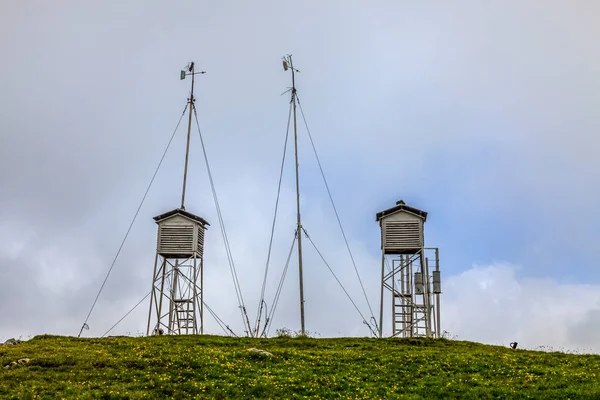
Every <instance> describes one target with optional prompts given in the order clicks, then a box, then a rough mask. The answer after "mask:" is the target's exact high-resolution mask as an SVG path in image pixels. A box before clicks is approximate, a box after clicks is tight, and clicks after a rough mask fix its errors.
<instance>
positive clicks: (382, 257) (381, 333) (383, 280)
mask: <svg viewBox="0 0 600 400" xmlns="http://www.w3.org/2000/svg"><path fill="white" fill-rule="evenodd" d="M384 263H385V246H384V245H382V246H381V299H380V300H379V338H380V339H381V338H382V337H383V283H384V282H385V271H384V269H383V268H384ZM392 267H393V265H392Z"/></svg>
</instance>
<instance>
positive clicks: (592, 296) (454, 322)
mask: <svg viewBox="0 0 600 400" xmlns="http://www.w3.org/2000/svg"><path fill="white" fill-rule="evenodd" d="M524 270H525V268H522V267H518V266H514V265H511V264H508V263H496V264H493V265H490V266H474V267H473V268H472V269H469V270H467V271H465V272H463V273H461V274H459V275H456V276H451V277H448V278H447V279H446V280H445V281H444V283H443V284H444V287H443V291H444V293H443V295H442V326H443V330H446V331H448V332H450V333H451V334H453V335H457V336H458V337H459V339H463V340H472V341H478V342H483V343H488V344H501V345H508V344H509V343H510V342H513V341H516V342H518V343H519V347H527V348H536V347H539V346H550V347H552V348H555V349H560V348H563V349H570V350H580V351H587V350H593V351H595V352H600V340H598V339H599V337H598V334H597V332H598V331H597V329H592V328H593V326H597V325H598V313H599V311H600V285H586V284H563V283H560V282H556V281H555V280H553V279H550V278H546V279H538V278H536V279H532V278H524V277H520V276H519V275H520V272H523V271H524Z"/></svg>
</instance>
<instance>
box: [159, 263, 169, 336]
mask: <svg viewBox="0 0 600 400" xmlns="http://www.w3.org/2000/svg"><path fill="white" fill-rule="evenodd" d="M161 269H162V278H161V282H160V299H159V301H158V308H157V309H156V311H157V312H156V317H157V321H158V322H157V324H156V327H157V329H160V324H161V322H160V320H161V314H162V303H163V297H164V293H165V278H166V272H167V259H166V258H164V257H163V261H162V268H161ZM159 272H160V271H159ZM170 328H171V327H169V329H170Z"/></svg>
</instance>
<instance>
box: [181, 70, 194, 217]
mask: <svg viewBox="0 0 600 400" xmlns="http://www.w3.org/2000/svg"><path fill="white" fill-rule="evenodd" d="M190 72H191V75H192V92H191V93H190V99H189V101H188V103H189V107H190V115H189V118H188V131H187V144H186V147H185V167H184V169H183V190H182V191H181V209H182V210H185V184H186V181H187V170H188V159H189V156H190V134H191V130H192V112H193V108H194V63H193V62H192V64H191V66H190Z"/></svg>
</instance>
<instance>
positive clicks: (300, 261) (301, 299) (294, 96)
mask: <svg viewBox="0 0 600 400" xmlns="http://www.w3.org/2000/svg"><path fill="white" fill-rule="evenodd" d="M289 60H290V69H291V70H292V103H293V109H294V153H295V156H296V210H297V217H298V224H297V225H298V228H297V229H298V274H299V278H300V329H301V332H302V336H304V335H306V330H305V324H304V281H303V277H302V221H301V219H300V178H299V174H298V168H299V163H298V131H297V128H296V80H295V75H294V64H293V63H292V56H289Z"/></svg>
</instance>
